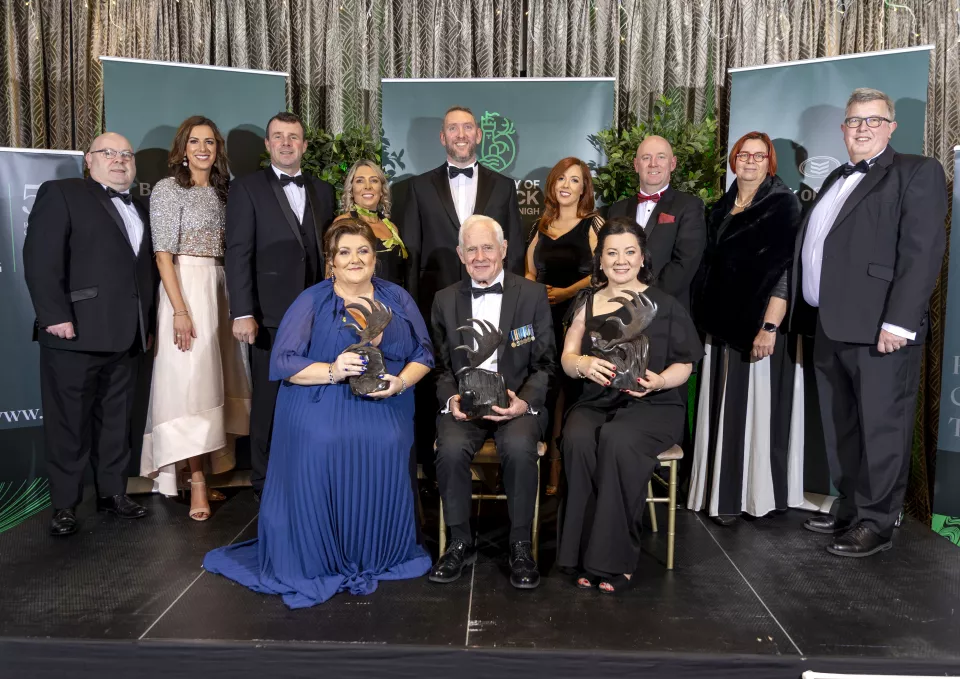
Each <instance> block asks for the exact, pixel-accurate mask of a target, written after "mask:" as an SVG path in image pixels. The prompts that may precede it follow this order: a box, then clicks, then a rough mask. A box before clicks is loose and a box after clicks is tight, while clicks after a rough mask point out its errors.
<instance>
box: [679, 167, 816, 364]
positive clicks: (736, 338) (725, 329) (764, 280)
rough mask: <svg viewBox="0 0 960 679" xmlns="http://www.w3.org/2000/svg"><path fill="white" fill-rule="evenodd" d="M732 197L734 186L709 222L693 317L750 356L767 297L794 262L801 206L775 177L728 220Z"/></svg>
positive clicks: (701, 326) (694, 293)
mask: <svg viewBox="0 0 960 679" xmlns="http://www.w3.org/2000/svg"><path fill="white" fill-rule="evenodd" d="M736 197H737V182H736V181H734V182H733V184H732V185H731V186H730V189H729V190H728V191H727V193H726V195H724V196H723V198H721V199H720V201H719V202H718V203H717V204H716V205H715V206H714V207H713V210H711V212H710V216H709V217H708V219H707V248H706V252H705V253H704V255H703V261H702V262H701V264H700V269H699V270H698V271H697V275H696V277H695V278H694V281H693V287H692V295H691V296H692V300H691V312H692V314H693V320H694V322H695V323H696V325H697V328H699V330H700V331H701V332H703V333H707V334H710V335H712V336H713V337H714V338H715V339H718V340H722V341H723V342H726V343H727V344H729V345H730V346H732V347H733V348H735V349H738V350H740V351H749V350H750V348H751V347H752V346H753V340H754V338H755V337H756V336H757V332H758V331H759V330H760V326H761V325H763V315H764V313H765V311H766V308H767V302H768V301H769V300H770V294H771V292H772V291H773V289H774V287H775V286H776V284H777V281H778V280H779V279H780V277H781V276H782V275H783V272H784V271H785V270H786V269H787V267H788V266H789V265H790V262H791V260H792V259H793V249H794V245H795V243H796V239H797V229H798V228H799V225H800V201H799V200H798V199H797V197H796V195H795V194H794V193H793V190H792V189H790V187H788V186H787V185H786V184H784V183H783V181H781V179H780V178H779V177H777V176H773V177H768V178H767V179H766V180H764V182H763V183H762V184H761V185H760V188H759V189H758V190H757V195H756V196H755V197H754V199H753V202H752V203H751V204H750V206H749V207H748V208H747V209H746V210H744V211H743V212H741V213H739V214H736V215H733V216H732V217H730V218H729V219H727V215H728V214H729V213H730V210H732V209H733V207H734V200H735V199H736Z"/></svg>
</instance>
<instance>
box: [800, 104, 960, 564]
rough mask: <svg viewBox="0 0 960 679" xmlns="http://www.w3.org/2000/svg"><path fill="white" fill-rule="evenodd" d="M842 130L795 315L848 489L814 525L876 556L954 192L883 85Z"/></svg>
mask: <svg viewBox="0 0 960 679" xmlns="http://www.w3.org/2000/svg"><path fill="white" fill-rule="evenodd" d="M840 129H841V131H842V132H843V136H844V142H845V144H846V146H847V151H848V153H849V156H850V162H849V163H847V164H846V165H842V166H840V167H839V168H837V169H836V170H834V171H833V172H832V173H831V174H830V175H829V176H828V177H827V179H826V180H825V181H824V184H823V187H822V188H821V189H820V193H819V195H818V196H817V199H816V201H815V202H814V203H813V208H812V209H811V210H810V212H809V213H808V215H807V218H806V220H805V221H804V224H803V226H802V228H801V233H800V236H799V239H798V243H797V250H796V254H795V257H794V268H793V281H792V282H793V287H792V292H793V296H794V299H793V301H794V309H793V312H792V318H793V322H794V323H796V324H797V326H803V325H804V324H807V329H808V330H812V329H813V323H815V328H816V339H815V344H814V355H813V363H814V371H815V373H816V378H817V391H818V393H819V397H820V413H821V418H822V420H823V432H824V438H825V443H826V450H827V457H828V461H829V464H830V473H831V477H832V480H833V484H834V486H835V487H836V488H837V489H838V490H839V497H838V498H837V500H836V501H835V502H834V504H833V507H832V508H831V513H830V514H829V515H825V516H817V517H813V518H811V519H808V520H807V521H806V522H805V523H804V527H805V528H807V529H808V530H811V531H814V532H817V533H824V534H827V535H832V536H833V542H832V543H831V544H830V545H829V546H828V547H827V551H828V552H830V553H831V554H835V555H837V556H851V557H864V556H870V555H871V554H876V553H878V552H881V551H884V550H887V549H890V547H891V546H892V542H891V537H892V535H893V528H894V525H895V522H896V520H897V517H898V516H899V513H900V509H901V507H902V505H903V499H904V494H905V492H906V487H907V477H908V474H909V471H910V448H911V443H912V439H913V421H914V407H915V403H916V396H917V387H918V384H919V379H920V360H921V358H922V344H923V341H924V339H925V338H926V335H927V330H928V326H929V319H928V315H927V302H928V300H929V298H930V294H931V293H932V292H933V287H934V285H935V284H936V281H937V274H938V273H939V272H940V266H941V264H942V261H943V252H944V248H945V242H946V234H945V229H944V220H945V218H946V213H947V190H946V179H945V177H944V172H943V168H942V167H941V166H940V163H938V162H937V161H936V160H934V159H932V158H925V157H923V156H914V155H906V154H902V153H897V152H896V151H894V150H893V147H891V146H890V145H889V141H890V137H891V135H892V134H893V132H894V130H896V129H897V123H896V122H895V121H894V105H893V101H892V100H891V99H890V97H888V96H887V95H886V94H884V93H883V92H880V91H878V90H872V89H865V88H864V89H857V90H855V91H854V92H853V94H852V95H851V96H850V99H849V101H848V102H847V108H846V117H845V119H844V121H843V122H842V123H841V125H840ZM814 310H817V311H818V312H819V313H815V312H814ZM814 314H815V315H814ZM814 318H815V319H816V320H813V319H814Z"/></svg>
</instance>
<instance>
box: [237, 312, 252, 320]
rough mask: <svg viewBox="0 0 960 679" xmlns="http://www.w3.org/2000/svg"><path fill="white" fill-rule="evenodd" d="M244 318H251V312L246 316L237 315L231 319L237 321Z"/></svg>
mask: <svg viewBox="0 0 960 679" xmlns="http://www.w3.org/2000/svg"><path fill="white" fill-rule="evenodd" d="M244 318H253V315H252V314H247V315H246V316H237V317H236V318H234V319H233V320H235V321H239V320H241V319H244Z"/></svg>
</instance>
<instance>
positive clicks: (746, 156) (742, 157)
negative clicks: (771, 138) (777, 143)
mask: <svg viewBox="0 0 960 679" xmlns="http://www.w3.org/2000/svg"><path fill="white" fill-rule="evenodd" d="M769 157H770V154H769V153H763V152H762V151H757V152H756V153H747V152H746V151H741V152H740V153H738V154H737V160H739V161H740V162H741V163H745V162H747V161H748V160H750V159H751V158H753V162H755V163H762V162H763V161H765V160H766V159H767V158H769Z"/></svg>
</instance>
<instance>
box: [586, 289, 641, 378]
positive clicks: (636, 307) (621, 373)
mask: <svg viewBox="0 0 960 679" xmlns="http://www.w3.org/2000/svg"><path fill="white" fill-rule="evenodd" d="M626 292H627V294H628V295H630V299H627V298H625V297H613V298H611V301H612V302H619V303H620V304H622V305H623V308H624V309H626V310H627V314H628V315H629V317H630V321H629V322H628V323H624V322H623V319H622V318H620V317H619V316H617V315H616V314H614V315H612V316H610V317H609V318H607V320H606V321H605V322H606V323H616V324H617V325H618V326H620V328H619V330H620V336H619V337H615V338H613V339H611V340H609V341H606V340H604V339H603V338H602V337H601V336H600V334H599V333H598V332H596V331H593V332H591V333H590V345H591V347H592V353H593V355H594V356H597V357H598V358H602V359H603V360H605V361H610V362H611V363H613V364H614V365H615V366H617V374H616V376H615V377H614V378H613V379H612V380H611V381H610V387H611V388H613V389H630V390H632V391H643V387H640V386H639V385H638V384H637V378H638V377H644V378H645V377H646V374H647V364H648V363H649V361H650V340H649V339H648V338H647V337H646V335H643V334H642V333H643V331H644V330H646V329H647V327H649V325H650V323H652V322H653V319H654V317H656V315H657V305H656V303H655V302H654V301H653V300H651V299H650V298H649V297H647V296H646V295H644V294H643V293H642V292H634V291H633V290H627V291H626Z"/></svg>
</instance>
